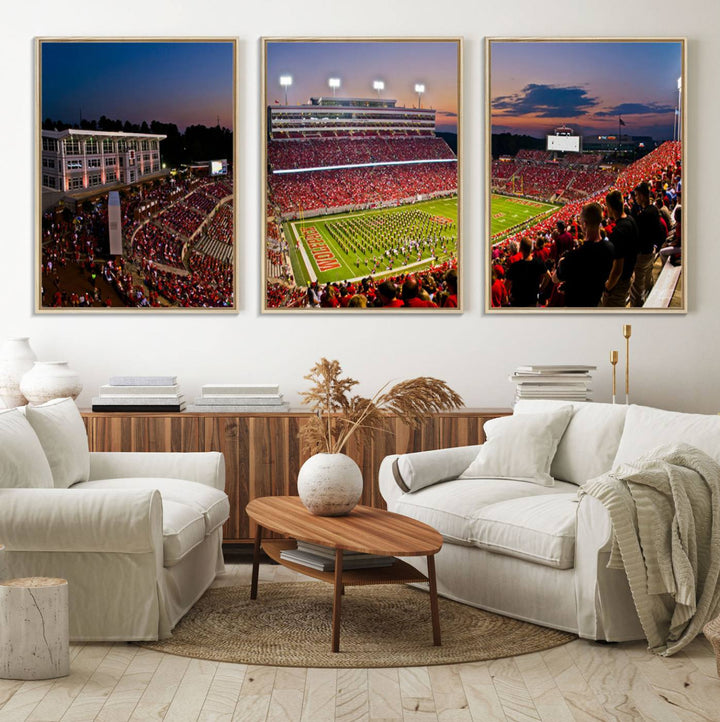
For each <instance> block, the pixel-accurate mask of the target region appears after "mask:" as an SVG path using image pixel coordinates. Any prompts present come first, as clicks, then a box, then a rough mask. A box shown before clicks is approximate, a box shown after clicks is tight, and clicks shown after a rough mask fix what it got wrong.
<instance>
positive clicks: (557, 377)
mask: <svg viewBox="0 0 720 722" xmlns="http://www.w3.org/2000/svg"><path fill="white" fill-rule="evenodd" d="M596 368H597V366H573V365H546V366H518V367H517V369H516V370H515V373H514V374H513V375H512V376H510V381H512V382H513V383H515V384H517V387H516V390H515V398H516V399H560V400H563V401H592V389H591V388H590V384H591V382H592V375H591V373H590V372H591V371H594V370H595V369H596Z"/></svg>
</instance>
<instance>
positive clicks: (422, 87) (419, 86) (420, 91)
mask: <svg viewBox="0 0 720 722" xmlns="http://www.w3.org/2000/svg"><path fill="white" fill-rule="evenodd" d="M415 92H416V93H417V95H418V108H422V94H423V93H424V92H425V83H415Z"/></svg>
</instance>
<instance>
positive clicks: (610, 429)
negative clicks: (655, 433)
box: [513, 399, 628, 485]
mask: <svg viewBox="0 0 720 722" xmlns="http://www.w3.org/2000/svg"><path fill="white" fill-rule="evenodd" d="M567 405H568V404H567V402H565V403H563V402H562V401H554V400H542V401H540V400H534V399H533V400H527V399H520V400H518V401H517V402H516V403H515V408H514V410H513V413H514V414H538V413H544V412H547V411H554V410H555V409H557V408H559V407H560V406H567ZM570 405H571V406H572V407H573V415H572V417H571V418H570V423H569V424H568V427H567V429H565V433H564V434H563V436H562V439H560V443H559V444H558V448H557V452H556V453H555V458H554V459H553V463H552V466H551V467H550V475H551V476H553V477H554V478H555V479H558V480H560V481H569V482H570V483H571V484H578V485H582V484H584V483H585V482H586V481H589V480H590V479H594V478H595V477H596V476H600V474H604V473H605V472H607V471H610V469H612V468H613V459H614V458H615V454H617V450H618V446H619V445H620V437H621V436H622V433H623V426H624V425H625V414H626V413H627V409H628V407H627V406H626V405H625V404H602V403H598V402H597V401H575V402H573V403H572V404H570Z"/></svg>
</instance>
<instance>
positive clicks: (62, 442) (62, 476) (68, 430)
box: [25, 399, 90, 489]
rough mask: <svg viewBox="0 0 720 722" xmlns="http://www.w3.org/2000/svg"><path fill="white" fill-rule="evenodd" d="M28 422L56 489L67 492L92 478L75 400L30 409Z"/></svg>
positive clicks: (85, 440) (85, 436)
mask: <svg viewBox="0 0 720 722" xmlns="http://www.w3.org/2000/svg"><path fill="white" fill-rule="evenodd" d="M25 416H26V417H27V420H28V421H29V422H30V424H31V425H32V428H33V429H35V433H36V434H37V436H38V439H40V443H41V444H42V448H43V449H44V451H45V456H47V460H48V462H49V463H50V468H51V469H52V476H53V482H54V486H55V488H59V489H67V488H68V487H69V486H72V485H73V484H76V483H77V482H78V481H87V480H88V478H89V476H90V451H89V449H88V439H87V432H86V431H85V424H84V423H83V420H82V416H80V412H79V411H78V408H77V406H75V402H74V401H73V400H72V399H53V400H52V401H48V402H47V403H45V404H41V405H40V406H27V407H26V409H25Z"/></svg>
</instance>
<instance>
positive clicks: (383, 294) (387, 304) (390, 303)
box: [376, 280, 404, 308]
mask: <svg viewBox="0 0 720 722" xmlns="http://www.w3.org/2000/svg"><path fill="white" fill-rule="evenodd" d="M376 295H377V302H376V305H377V306H379V307H380V308H402V307H403V305H404V304H403V302H402V301H401V300H400V299H399V298H397V289H396V288H395V284H394V283H393V282H392V281H389V280H388V281H383V282H382V283H381V284H380V285H379V286H378V287H377V292H376Z"/></svg>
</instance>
